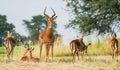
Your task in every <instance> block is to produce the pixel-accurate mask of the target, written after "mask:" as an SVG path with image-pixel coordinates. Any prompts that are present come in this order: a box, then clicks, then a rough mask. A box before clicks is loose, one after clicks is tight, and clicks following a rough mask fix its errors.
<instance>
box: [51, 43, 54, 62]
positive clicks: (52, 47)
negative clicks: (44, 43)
mask: <svg viewBox="0 0 120 70" xmlns="http://www.w3.org/2000/svg"><path fill="white" fill-rule="evenodd" d="M53 49H54V45H53V44H52V46H51V55H52V60H53Z"/></svg>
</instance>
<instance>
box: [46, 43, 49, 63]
mask: <svg viewBox="0 0 120 70" xmlns="http://www.w3.org/2000/svg"><path fill="white" fill-rule="evenodd" d="M49 50H50V46H49V45H48V44H47V45H46V62H47V61H48V59H49Z"/></svg>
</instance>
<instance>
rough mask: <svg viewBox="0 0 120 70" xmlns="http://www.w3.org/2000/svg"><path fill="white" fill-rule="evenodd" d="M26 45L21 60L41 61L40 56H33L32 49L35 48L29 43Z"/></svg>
mask: <svg viewBox="0 0 120 70" xmlns="http://www.w3.org/2000/svg"><path fill="white" fill-rule="evenodd" d="M24 47H25V50H24V51H25V52H24V54H23V56H22V58H21V59H20V60H22V61H39V59H38V58H34V57H33V56H32V51H33V50H34V48H30V47H29V46H28V45H24Z"/></svg>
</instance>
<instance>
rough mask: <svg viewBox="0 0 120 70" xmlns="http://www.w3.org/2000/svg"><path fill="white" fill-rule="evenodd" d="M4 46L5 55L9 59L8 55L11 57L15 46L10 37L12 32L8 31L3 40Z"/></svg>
mask: <svg viewBox="0 0 120 70" xmlns="http://www.w3.org/2000/svg"><path fill="white" fill-rule="evenodd" d="M4 46H5V48H6V50H7V57H8V59H9V60H10V56H12V57H13V50H14V47H15V40H14V39H13V38H12V33H10V32H8V34H7V38H6V40H5V42H4Z"/></svg>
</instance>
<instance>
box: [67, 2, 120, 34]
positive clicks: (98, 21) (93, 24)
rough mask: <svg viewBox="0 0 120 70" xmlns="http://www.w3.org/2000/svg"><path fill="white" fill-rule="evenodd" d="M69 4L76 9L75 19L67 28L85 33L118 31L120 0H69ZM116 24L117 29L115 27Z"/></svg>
mask: <svg viewBox="0 0 120 70" xmlns="http://www.w3.org/2000/svg"><path fill="white" fill-rule="evenodd" d="M66 2H67V3H69V4H70V5H69V6H67V7H68V8H70V9H71V11H74V13H73V15H74V16H75V18H74V19H71V20H70V22H69V24H68V25H66V28H74V29H77V30H79V31H80V32H81V33H83V34H92V33H94V32H98V34H100V33H109V32H117V31H118V30H119V28H120V27H119V26H115V24H117V25H120V1H119V0H67V1H66ZM113 26H115V29H116V30H114V29H113Z"/></svg>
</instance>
